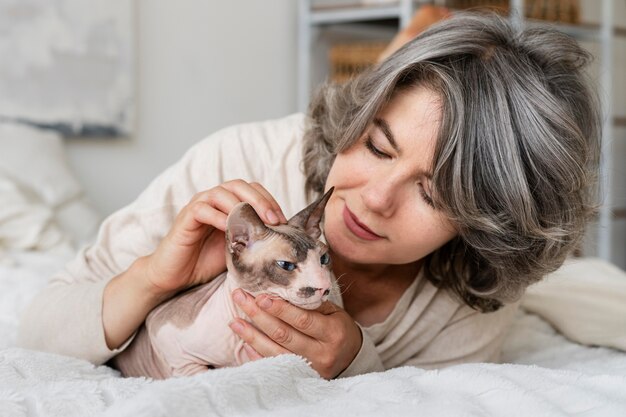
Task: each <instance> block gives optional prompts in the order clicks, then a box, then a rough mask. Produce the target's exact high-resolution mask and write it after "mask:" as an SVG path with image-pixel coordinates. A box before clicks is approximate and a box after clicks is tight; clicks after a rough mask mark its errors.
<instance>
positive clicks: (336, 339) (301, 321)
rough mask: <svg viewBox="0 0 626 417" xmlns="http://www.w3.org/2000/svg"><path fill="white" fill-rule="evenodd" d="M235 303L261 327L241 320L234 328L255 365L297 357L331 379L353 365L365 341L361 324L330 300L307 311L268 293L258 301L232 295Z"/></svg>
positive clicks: (246, 295)
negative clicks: (280, 357)
mask: <svg viewBox="0 0 626 417" xmlns="http://www.w3.org/2000/svg"><path fill="white" fill-rule="evenodd" d="M239 295H240V296H242V297H243V298H241V299H240V300H239V299H238V296H239ZM233 300H234V301H235V303H237V305H238V306H239V307H240V308H241V309H242V310H243V311H244V312H245V313H246V314H247V315H248V317H250V319H251V320H252V321H253V322H254V325H255V326H256V327H257V328H258V329H257V328H255V326H252V325H251V324H250V323H248V322H246V321H245V320H242V319H236V320H233V321H232V322H231V323H230V327H231V329H232V330H233V331H234V332H235V333H237V334H238V335H239V336H240V337H241V338H242V339H243V341H244V342H245V343H246V344H247V345H248V346H247V347H246V346H245V345H244V347H246V351H247V353H248V356H249V357H250V359H252V360H255V359H259V358H262V357H268V356H276V355H280V354H283V353H295V354H298V355H300V356H303V357H305V358H306V359H308V360H309V362H311V366H312V367H313V369H315V370H316V371H317V372H318V373H319V374H320V375H321V376H322V377H323V378H326V379H331V378H334V377H336V376H337V375H339V374H340V373H341V372H342V371H343V370H344V369H346V368H347V367H348V366H349V365H350V363H352V360H353V359H354V358H355V357H356V355H357V353H358V352H359V349H360V348H361V343H362V337H363V336H362V335H361V330H360V329H359V327H358V326H357V324H356V323H355V322H354V320H352V317H350V315H349V314H348V313H347V312H346V311H344V310H342V309H341V308H339V307H338V306H336V305H335V304H333V303H331V302H329V301H326V302H324V303H323V304H322V305H321V306H320V307H319V308H317V309H316V310H305V309H302V308H299V307H296V306H294V305H292V304H290V303H288V302H287V301H284V300H281V299H271V298H270V297H268V296H267V295H264V294H262V295H259V296H258V297H257V298H256V300H255V298H254V297H253V296H252V295H250V294H248V293H246V292H245V291H242V290H241V289H237V290H235V291H233ZM238 326H240V327H238Z"/></svg>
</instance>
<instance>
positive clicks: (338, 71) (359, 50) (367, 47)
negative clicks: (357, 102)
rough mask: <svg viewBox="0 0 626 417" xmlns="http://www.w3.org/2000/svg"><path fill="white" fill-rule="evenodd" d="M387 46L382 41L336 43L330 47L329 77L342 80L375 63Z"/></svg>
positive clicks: (333, 79)
mask: <svg viewBox="0 0 626 417" xmlns="http://www.w3.org/2000/svg"><path fill="white" fill-rule="evenodd" d="M386 47H387V44H386V43H384V42H359V43H347V44H337V45H334V46H332V47H331V48H330V53H329V57H328V58H329V60H330V78H331V80H332V81H334V82H343V81H346V80H348V79H350V78H352V77H353V76H354V75H356V74H358V73H360V72H362V71H363V70H365V69H367V68H369V67H370V66H372V65H374V64H375V63H376V60H377V59H378V57H379V56H380V54H381V53H382V52H383V50H384V49H385V48H386Z"/></svg>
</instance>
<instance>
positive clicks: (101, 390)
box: [0, 251, 626, 417]
mask: <svg viewBox="0 0 626 417" xmlns="http://www.w3.org/2000/svg"><path fill="white" fill-rule="evenodd" d="M11 255H12V259H14V260H15V262H14V265H12V266H11V265H0V416H2V417H4V416H186V417H189V416H211V415H229V416H230V415H241V416H266V415H272V416H283V415H284V416H294V415H298V416H314V415H315V416H317V415H324V416H326V417H328V416H335V415H341V416H342V417H345V416H370V415H371V416H380V415H381V414H383V413H384V414H387V415H393V416H405V415H406V416H414V415H419V416H437V417H441V416H504V415H506V416H524V417H527V416H533V417H534V416H564V415H577V416H607V417H613V416H615V417H618V416H619V417H624V416H626V354H625V353H623V352H620V351H617V350H612V349H607V348H592V347H585V346H582V345H578V344H575V343H571V342H569V341H568V340H567V339H565V338H564V337H563V336H561V335H560V334H558V333H557V332H556V331H555V330H554V329H553V328H552V327H551V326H550V325H549V324H548V323H547V322H546V321H544V320H542V319H541V318H540V317H538V316H536V315H532V314H528V313H526V312H525V311H523V310H521V311H520V312H519V313H518V315H517V317H516V321H515V323H514V325H513V326H512V328H511V330H510V332H509V334H508V336H507V338H506V340H505V343H504V349H503V357H502V359H503V361H504V362H506V363H503V364H464V365H457V366H452V367H449V368H446V369H441V370H422V369H418V368H414V367H401V368H395V369H391V370H388V371H386V372H379V373H371V374H367V375H360V376H356V377H351V378H344V379H337V380H333V381H326V380H324V379H322V378H320V377H319V375H317V373H316V372H315V371H314V370H313V369H312V368H311V367H310V366H309V365H308V364H307V363H306V361H305V360H304V359H303V358H301V357H298V356H296V355H283V356H279V357H275V358H267V359H263V360H259V361H255V362H250V363H247V364H245V365H243V366H241V367H238V368H228V369H219V370H215V371H210V372H207V373H205V374H201V375H196V376H193V377H184V378H173V379H169V380H165V381H153V380H150V379H146V378H121V377H120V376H119V373H117V372H116V371H114V370H112V369H111V368H108V367H106V366H99V367H96V366H93V365H91V364H89V363H88V362H86V361H82V360H78V359H74V358H69V357H64V356H59V355H53V354H48V353H43V352H35V351H29V350H24V349H19V348H16V347H15V333H16V329H17V321H18V317H19V313H20V312H21V311H22V309H23V308H24V307H25V305H26V304H27V303H28V302H29V301H30V299H31V298H32V297H33V296H34V294H35V293H36V291H37V290H38V289H39V288H41V287H42V286H43V285H45V283H46V281H47V279H48V277H49V276H50V274H51V273H52V272H54V271H56V270H58V269H59V268H61V267H62V266H63V264H64V263H65V262H66V261H67V260H69V259H70V258H71V257H72V256H73V253H71V252H70V251H68V252H66V253H41V252H25V251H24V252H14V253H12V254H11Z"/></svg>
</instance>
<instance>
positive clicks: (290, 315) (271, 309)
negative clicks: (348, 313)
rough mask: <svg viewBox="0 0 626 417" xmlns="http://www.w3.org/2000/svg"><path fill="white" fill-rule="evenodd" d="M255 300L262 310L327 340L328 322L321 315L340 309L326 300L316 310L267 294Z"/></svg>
mask: <svg viewBox="0 0 626 417" xmlns="http://www.w3.org/2000/svg"><path fill="white" fill-rule="evenodd" d="M255 301H256V304H257V305H258V306H259V308H260V309H261V310H264V311H266V312H268V313H269V314H271V315H272V316H274V317H277V318H279V319H281V320H282V321H284V322H285V323H288V324H289V325H291V326H292V327H294V328H295V329H297V330H299V331H301V332H302V333H304V334H306V335H307V336H310V337H312V338H313V339H316V340H327V336H328V331H329V329H328V323H327V321H325V320H321V319H322V317H321V316H325V315H330V314H333V313H336V312H338V311H339V308H338V307H337V306H336V305H334V304H333V303H331V302H329V301H325V302H324V303H322V305H321V306H319V307H318V308H317V309H315V310H305V309H303V308H299V307H296V306H294V305H293V304H290V303H288V302H287V301H285V300H282V299H272V298H271V297H268V296H267V295H266V294H261V295H259V296H258V297H257V298H256V300H255Z"/></svg>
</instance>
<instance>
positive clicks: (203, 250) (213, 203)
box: [145, 180, 287, 293]
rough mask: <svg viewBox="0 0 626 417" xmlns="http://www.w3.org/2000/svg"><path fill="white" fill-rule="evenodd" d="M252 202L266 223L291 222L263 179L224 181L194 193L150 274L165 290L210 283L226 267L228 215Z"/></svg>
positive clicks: (148, 269) (159, 289)
mask: <svg viewBox="0 0 626 417" xmlns="http://www.w3.org/2000/svg"><path fill="white" fill-rule="evenodd" d="M242 201H244V202H247V203H250V205H252V207H253V208H254V210H255V211H256V212H257V213H258V214H259V216H260V217H261V219H262V220H263V221H264V222H265V223H267V224H278V223H280V222H284V223H286V222H287V219H286V218H285V215H284V214H283V213H282V210H281V209H280V207H279V206H278V203H277V202H276V200H274V197H272V195H271V194H270V193H269V192H268V191H267V190H266V189H265V188H263V186H262V185H260V184H258V183H254V182H253V183H248V182H246V181H243V180H233V181H228V182H225V183H223V184H221V185H218V186H217V187H214V188H211V189H209V190H206V191H202V192H200V193H198V194H196V195H194V196H193V198H192V199H191V201H190V202H189V204H187V205H186V206H185V207H183V209H182V210H181V211H180V213H179V214H178V215H177V216H176V219H175V220H174V223H173V225H172V227H171V229H170V231H169V232H168V234H167V235H166V236H165V237H164V238H163V240H162V241H161V243H160V244H159V246H158V247H157V249H156V250H155V251H154V253H153V254H151V255H150V256H148V257H147V260H146V268H145V277H146V279H147V280H148V281H149V283H150V284H151V286H152V287H153V288H154V289H155V290H156V291H157V292H162V293H175V292H178V291H180V290H182V289H185V288H189V287H192V286H194V285H197V284H203V283H206V282H208V281H210V280H211V279H212V278H214V277H216V276H217V275H219V274H220V273H222V272H224V271H225V270H226V260H225V252H224V251H225V236H224V231H225V230H226V217H227V216H228V213H230V211H231V210H232V209H233V207H234V206H235V205H237V204H238V203H240V202H242Z"/></svg>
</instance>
